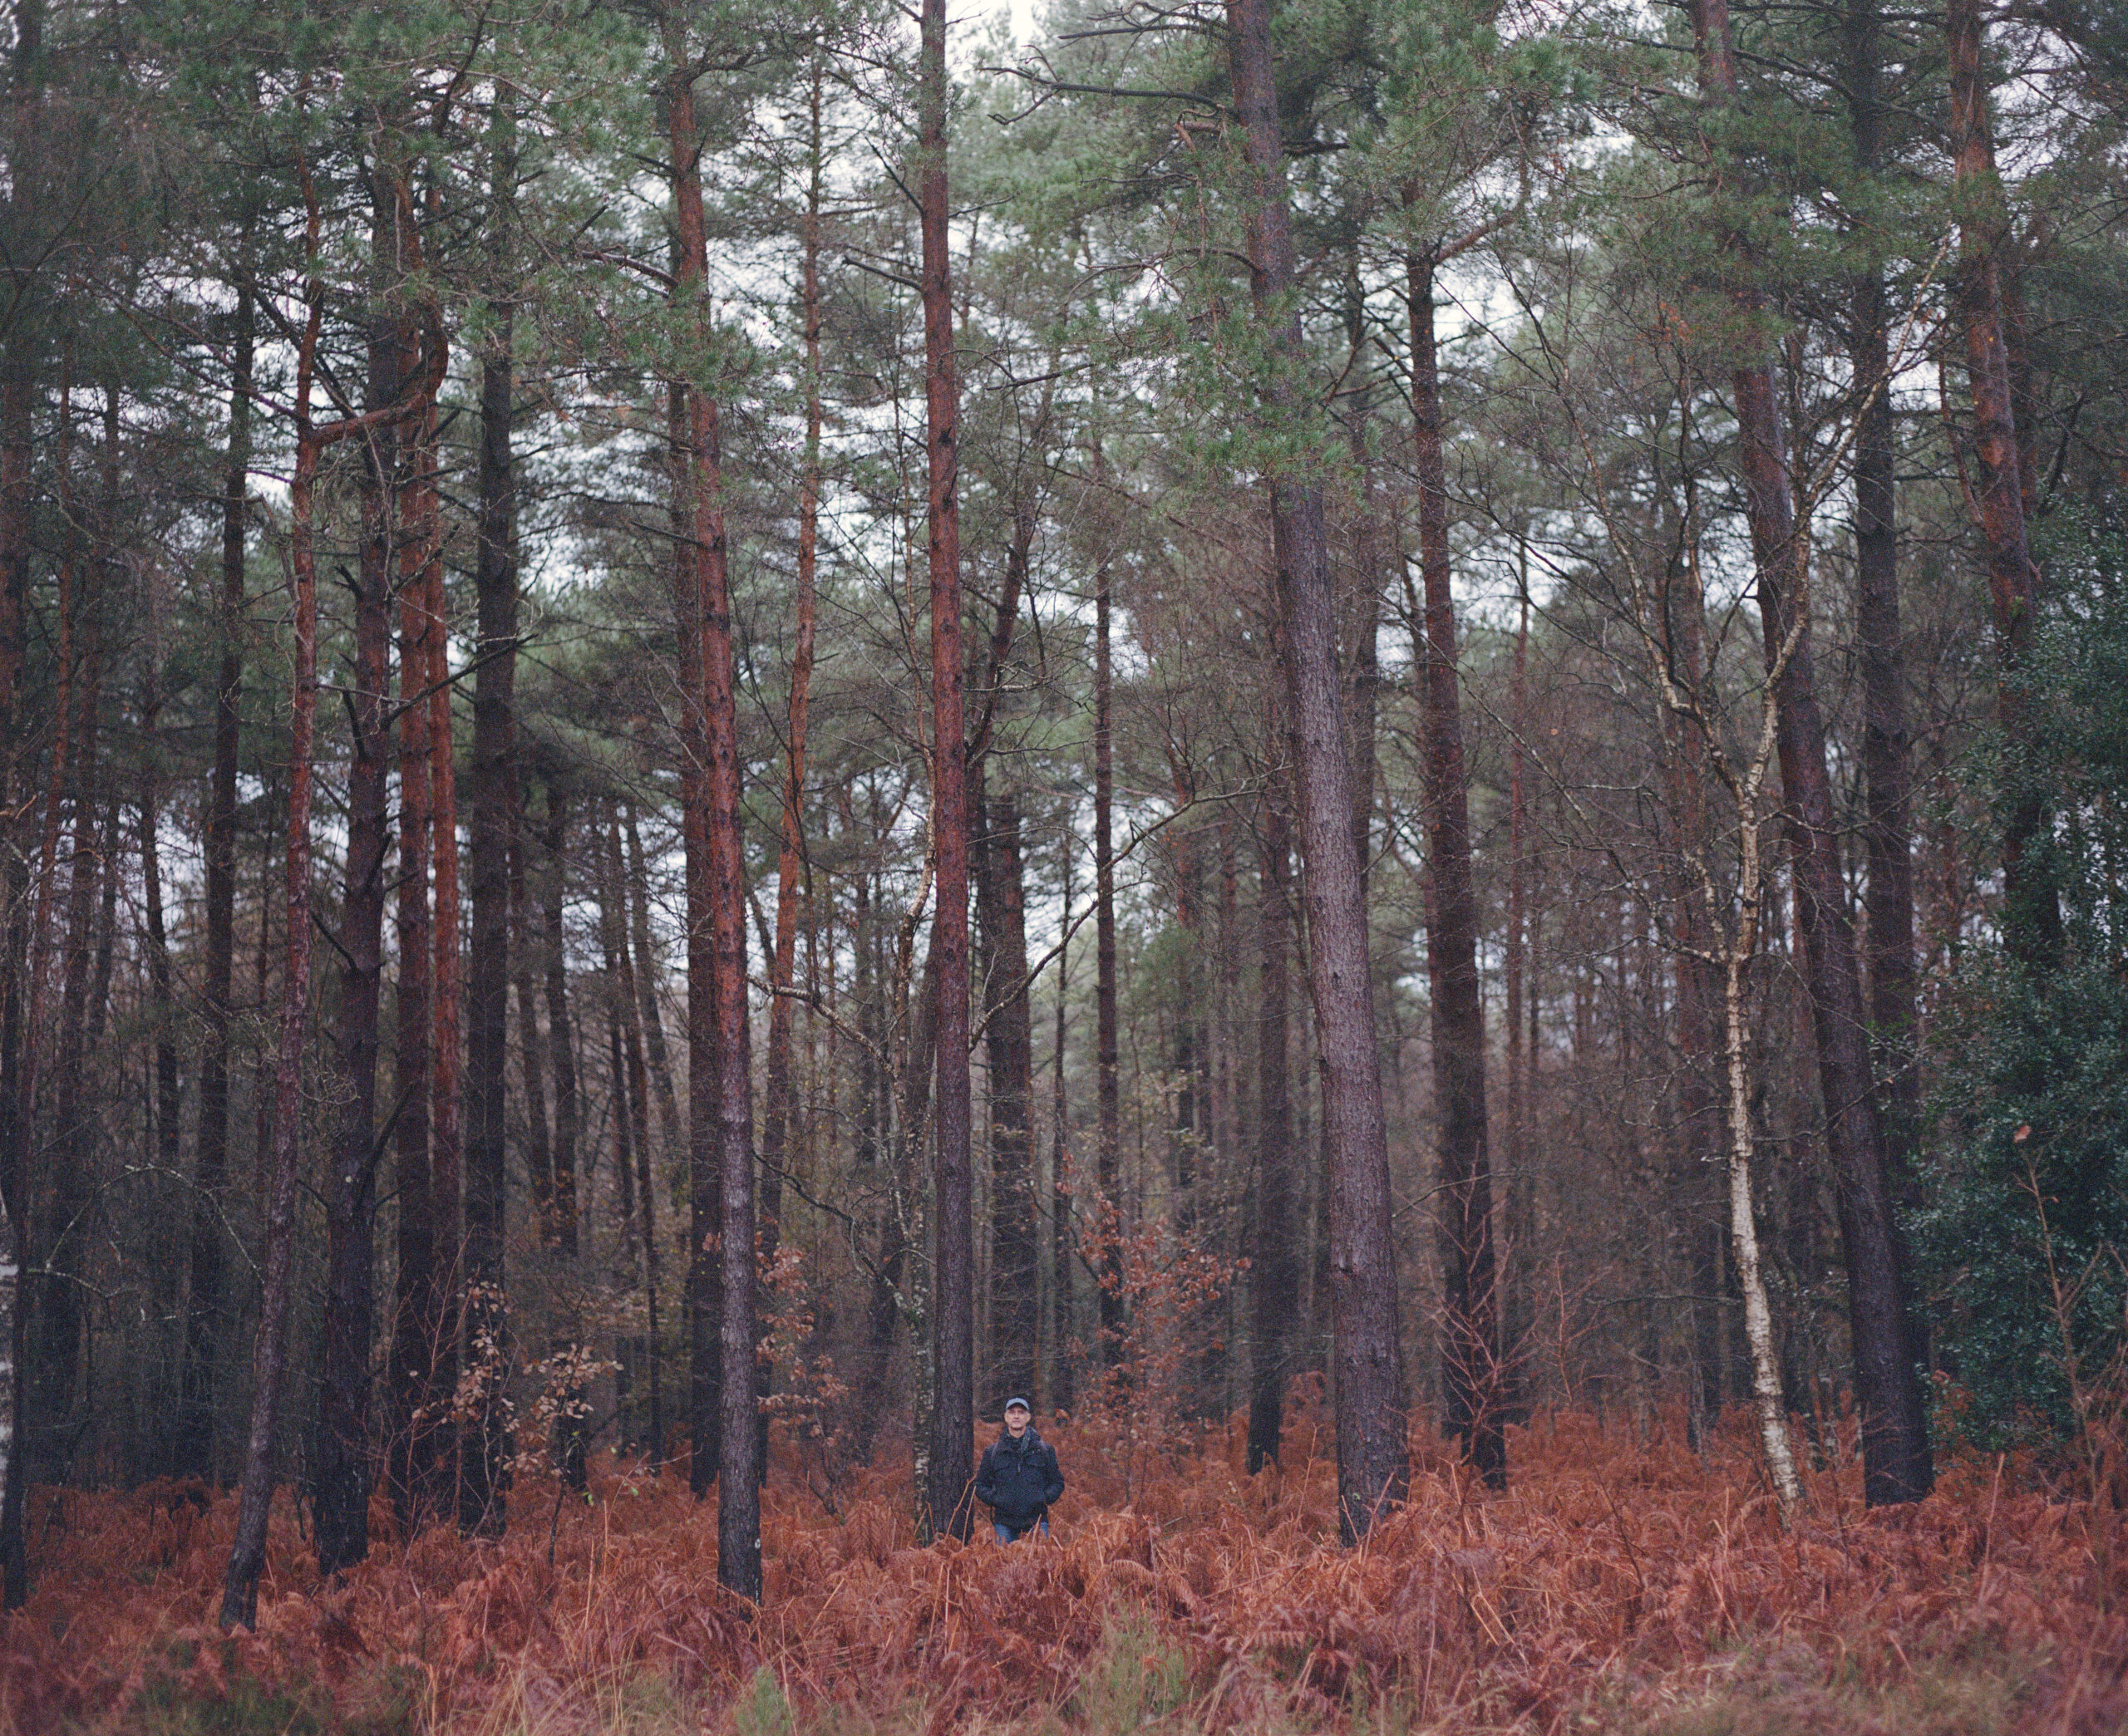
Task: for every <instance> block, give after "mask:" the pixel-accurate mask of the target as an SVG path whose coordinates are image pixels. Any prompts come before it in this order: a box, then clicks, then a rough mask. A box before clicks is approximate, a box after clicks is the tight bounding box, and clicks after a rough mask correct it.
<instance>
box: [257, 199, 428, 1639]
mask: <svg viewBox="0 0 2128 1736" xmlns="http://www.w3.org/2000/svg"><path fill="white" fill-rule="evenodd" d="M303 199H304V204H305V208H306V214H307V224H306V228H305V233H304V251H305V258H306V260H307V262H308V265H309V268H310V269H309V272H308V281H307V283H306V287H305V301H306V302H307V305H308V317H307V319H306V322H305V324H304V327H303V340H302V342H301V344H300V345H299V346H298V349H297V352H296V387H295V406H296V417H297V421H296V462H295V471H294V475H293V478H292V479H291V480H290V483H289V486H288V525H289V531H288V548H289V562H288V564H289V571H290V573H291V576H292V578H293V588H294V592H295V598H294V602H295V671H294V677H293V689H294V695H293V706H292V711H293V718H292V721H291V724H290V739H289V748H290V755H291V763H290V765H289V772H288V868H287V888H286V894H285V897H286V905H287V922H286V924H285V927H286V934H287V943H288V950H287V963H286V965H285V966H284V968H283V971H282V978H281V1014H280V1041H279V1049H278V1058H277V1060H276V1063H275V1066H274V1075H273V1095H274V1114H273V1153H272V1160H271V1163H270V1165H269V1168H268V1198H267V1207H266V1259H265V1271H264V1283H263V1286H262V1294H261V1296H260V1299H259V1335H258V1338H257V1340H256V1341H255V1343H254V1350H253V1355H252V1395H251V1425H250V1429H249V1436H248V1438H247V1442H246V1446H245V1452H244V1479H243V1485H242V1493H241V1495H240V1497H239V1502H238V1507H237V1524H236V1537H235V1539H234V1542H232V1544H231V1545H230V1548H229V1567H228V1570H227V1571H226V1572H225V1573H224V1576H223V1580H222V1625H224V1627H237V1626H244V1627H252V1626H255V1625H257V1622H258V1619H259V1572H260V1571H261V1570H262V1569H263V1568H264V1566H265V1562H266V1522H267V1520H268V1517H269V1516H270V1514H271V1512H272V1508H273V1481H274V1465H273V1458H274V1449H275V1434H276V1425H277V1423H278V1415H279V1410H280V1403H281V1384H282V1380H283V1376H284V1375H285V1374H286V1372H287V1367H288V1287H289V1277H290V1273H291V1271H292V1269H293V1265H294V1259H295V1211H296V1158H297V1148H298V1133H299V1131H300V1128H301V1124H302V1116H303V1026H304V1016H305V1013H306V1011H307V1010H308V1001H309V996H310V948H311V937H310V929H311V921H310V805H311V764H310V759H311V749H312V744H313V734H314V730H315V725H316V721H317V716H318V568H317V557H316V552H315V546H314V543H313V530H312V499H313V489H314V487H315V484H316V479H317V475H318V450H319V448H320V447H321V446H323V445H326V444H328V443H329V442H331V441H333V440H343V439H346V438H347V437H349V436H351V435H372V434H374V433H377V431H378V430H385V429H389V428H390V427H391V426H392V425H393V424H394V423H396V422H397V421H399V420H402V419H403V418H404V417H405V416H406V414H407V412H408V411H409V409H410V407H411V408H416V409H418V408H421V407H422V406H426V405H427V404H429V403H431V402H433V401H434V398H435V394H436V387H437V386H438V385H439V384H440V383H441V381H442V378H443V371H444V367H445V366H446V361H447V359H448V358H447V352H446V349H445V347H444V340H443V333H442V331H441V327H440V326H438V325H436V324H435V323H434V322H433V321H431V326H430V329H429V332H428V342H427V349H428V352H429V353H428V356H427V357H426V367H425V368H423V369H421V370H420V371H419V372H418V376H416V371H413V370H409V371H406V373H405V374H403V375H400V376H398V378H399V381H400V384H401V386H402V387H403V388H405V395H404V396H401V397H399V398H396V399H394V400H393V401H390V402H388V403H385V402H381V403H379V404H377V406H373V407H372V409H370V410H368V411H365V412H364V413H363V414H362V415H361V416H347V417H343V418H342V419H341V420H338V421H336V422H332V423H328V425H326V426H325V427H324V428H323V429H319V428H315V427H313V425H312V423H311V420H310V392H311V369H312V366H313V360H314V358H315V357H316V355H317V350H318V328H319V326H320V324H321V323H322V322H323V288H322V286H321V285H320V283H319V282H318V275H317V268H316V262H317V258H318V227H319V219H318V199H317V195H316V194H315V192H314V191H313V187H312V183H311V180H310V175H309V171H308V168H307V167H306V168H304V169H303ZM389 474H390V473H389V472H388V471H383V470H373V471H372V475H373V476H374V477H376V478H377V479H379V480H384V479H388V477H389ZM383 517H384V514H382V511H381V510H380V511H379V513H378V514H377V519H378V520H380V521H381V520H382V519H383ZM384 570H385V569H384V568H382V563H379V564H378V573H379V576H380V578H381V577H382V573H383V571H384ZM379 588H380V589H382V585H381V584H380V586H379ZM365 589H366V588H365ZM387 601H388V599H387ZM372 612H373V613H376V612H380V611H372ZM372 624H373V625H374V623H372ZM390 627H391V623H390V620H389V616H388V613H386V614H385V618H384V620H383V622H382V627H381V629H378V630H377V635H376V636H377V637H384V638H388V637H389V636H390ZM378 661H382V658H381V656H380V657H379V658H378ZM376 679H377V686H375V687H372V688H371V689H369V690H367V692H366V693H365V694H364V695H363V696H362V698H363V699H368V698H372V697H374V698H378V699H380V700H381V698H382V694H381V691H380V690H381V688H382V672H381V671H377V677H376ZM357 716H358V717H359V716H360V713H359V712H358V713H357ZM380 722H381V720H380ZM372 740H373V741H374V742H375V744H376V745H377V746H379V747H380V748H381V745H382V730H381V727H380V729H379V730H378V732H377V735H376V736H374V737H373V738H372ZM381 857H382V846H381V844H380V846H379V858H380V861H379V863H378V866H379V867H380V868H381V866H382V863H381ZM379 899H380V902H379V904H378V907H377V917H378V922H379V924H380V926H381V924H382V914H383V907H382V902H381V901H382V893H380V894H379ZM374 1059H375V1055H374V1050H373V1049H372V1062H373V1061H374ZM334 1185H335V1186H336V1187H337V1178H336V1181H335V1183H334ZM328 1306H331V1302H330V1299H329V1298H328ZM328 1402H330V1399H329V1397H328ZM320 1542H321V1549H320V1553H321V1556H322V1555H323V1536H322V1533H321V1538H320Z"/></svg>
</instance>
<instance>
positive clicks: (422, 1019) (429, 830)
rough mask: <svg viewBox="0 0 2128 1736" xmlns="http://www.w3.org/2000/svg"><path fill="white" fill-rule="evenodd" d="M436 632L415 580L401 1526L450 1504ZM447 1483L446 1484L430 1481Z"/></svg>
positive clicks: (405, 916)
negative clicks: (432, 714) (439, 1209)
mask: <svg viewBox="0 0 2128 1736" xmlns="http://www.w3.org/2000/svg"><path fill="white" fill-rule="evenodd" d="M441 631H442V623H441V622H438V621H436V620H435V619H434V618H433V617H431V614H430V613H429V609H428V598H426V596H425V595H424V594H423V593H422V588H421V585H420V584H419V583H417V582H416V583H402V584H401V588H400V592H399V883H398V885H397V887H396V888H394V892H395V919H394V934H395V939H396V942H397V947H398V954H399V959H398V964H399V970H398V976H397V982H396V984H395V990H394V996H395V1003H396V1004H395V1007H394V1017H393V1025H394V1027H395V1028H394V1033H393V1035H394V1050H393V1067H392V1090H393V1094H394V1096H395V1099H396V1101H395V1102H394V1104H393V1105H392V1108H393V1118H392V1151H393V1158H392V1161H393V1166H394V1176H393V1178H394V1182H395V1183H396V1191H397V1195H398V1202H397V1203H398V1235H397V1248H396V1252H397V1259H398V1266H397V1284H396V1290H395V1293H394V1295H393V1297H392V1310H393V1315H392V1363H391V1370H390V1374H389V1381H390V1391H391V1415H390V1418H389V1419H388V1422H387V1431H386V1442H387V1449H386V1456H385V1478H386V1482H387V1485H388V1486H389V1488H390V1489H391V1492H392V1511H393V1513H394V1515H395V1517H397V1521H398V1525H399V1533H400V1535H401V1537H412V1535H413V1534H414V1532H416V1530H417V1529H419V1528H420V1527H422V1526H424V1525H426V1524H427V1523H428V1522H430V1521H431V1520H432V1519H433V1518H434V1517H436V1514H437V1513H438V1512H451V1511H453V1509H452V1508H451V1507H450V1505H449V1502H450V1499H451V1491H450V1489H449V1488H448V1487H447V1484H448V1482H449V1480H450V1472H449V1469H448V1467H447V1465H446V1463H445V1458H446V1455H445V1454H444V1453H443V1452H442V1448H443V1447H444V1445H445V1444H446V1442H447V1440H448V1438H449V1436H450V1434H451V1427H450V1424H448V1423H447V1422H446V1420H445V1415H446V1412H447V1410H448V1408H449V1407H448V1405H447V1404H443V1403H441V1400H442V1399H443V1394H441V1392H440V1391H439V1389H438V1387H437V1382H436V1373H437V1366H438V1359H439V1353H440V1351H441V1348H442V1344H443V1339H444V1334H445V1330H446V1327H445V1324H444V1320H445V1314H446V1305H445V1301H444V1296H445V1286H446V1285H455V1284H456V1282H457V1281H458V1277H457V1274H456V1273H455V1272H454V1273H451V1274H449V1275H447V1276H446V1274H444V1273H443V1272H441V1271H440V1270H439V1261H440V1259H441V1250H439V1248H438V1247H437V1246H436V1199H435V1192H434V1176H433V1173H432V1170H431V1153H430V1147H429V1086H430V1080H431V1073H432V1069H431V1062H430V1057H431V1055H432V1053H433V1052H434V1049H435V1044H436V1027H435V1022H434V1012H435V1000H434V986H435V980H436V938H435V929H434V926H433V923H432V922H431V915H430V906H429V883H430V876H431V867H432V859H431V844H432V843H433V841H434V838H435V825H436V814H435V799H434V798H435V779H434V778H433V776H432V775H431V760H432V758H433V756H432V755H431V750H430V744H429V708H428V701H427V696H426V692H425V691H424V690H425V689H426V686H427V684H428V679H429V661H430V660H429V652H428V642H429V638H430V636H431V634H434V633H437V632H441ZM440 1484H441V1485H446V1486H440Z"/></svg>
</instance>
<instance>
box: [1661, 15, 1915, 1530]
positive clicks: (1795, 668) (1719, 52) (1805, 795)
mask: <svg viewBox="0 0 2128 1736" xmlns="http://www.w3.org/2000/svg"><path fill="white" fill-rule="evenodd" d="M1692 23H1693V32H1694V35H1695V37H1697V48H1698V52H1699V56H1700V78H1701V83H1702V88H1703V90H1704V91H1706V93H1707V101H1708V102H1709V104H1710V105H1711V106H1718V107H1727V106H1732V105H1733V104H1734V103H1735V101H1736V63H1735V59H1734V50H1733V47H1732V46H1731V40H1730V32H1729V12H1728V0H1692ZM1727 247H1728V249H1729V251H1730V253H1731V256H1732V258H1734V259H1735V261H1736V265H1737V267H1738V268H1739V269H1740V271H1741V272H1742V273H1744V280H1743V282H1742V283H1741V284H1740V287H1738V288H1736V289H1735V290H1733V291H1732V292H1731V294H1732V298H1733V299H1734V300H1735V302H1736V304H1737V307H1738V309H1739V311H1740V312H1741V313H1743V314H1744V315H1746V317H1747V319H1749V320H1751V322H1756V318H1757V317H1758V316H1759V314H1760V313H1761V311H1762V306H1763V298H1762V297H1761V295H1760V294H1759V293H1758V292H1757V291H1756V289H1755V288H1751V285H1750V283H1749V274H1750V273H1751V270H1752V268H1753V266H1754V264H1755V262H1754V261H1753V260H1752V259H1751V256H1750V253H1749V249H1748V248H1747V246H1746V243H1744V242H1743V241H1742V239H1741V237H1739V236H1736V235H1731V237H1729V238H1728V239H1727ZM1732 377H1733V385H1734V390H1735V393H1736V425H1737V434H1738V439H1739V442H1740V444H1741V448H1742V452H1741V467H1742V470H1743V479H1744V494H1745V503H1746V517H1747V519H1748V520H1749V524H1750V530H1751V558H1752V565H1753V568H1754V576H1755V578H1756V586H1757V591H1758V604H1759V615H1760V620H1761V627H1762V630H1763V635H1764V638H1765V643H1766V668H1767V671H1768V673H1769V675H1770V676H1772V677H1773V678H1774V691H1775V698H1776V707H1777V714H1778V715H1777V719H1776V723H1777V730H1778V737H1777V739H1778V749H1779V754H1780V760H1781V790H1782V795H1783V799H1784V804H1785V807H1786V831H1787V835H1788V843H1789V853H1790V858H1791V873H1792V875H1793V878H1794V883H1795V889H1796V893H1795V896H1796V931H1797V933H1798V937H1800V940H1801V942H1802V947H1801V951H1802V955H1803V956H1802V965H1803V976H1804V981H1805V987H1806V989H1807V991H1808V992H1809V996H1810V1015H1811V1025H1812V1028H1813V1030H1814V1033H1815V1039H1816V1047H1817V1054H1818V1079H1819V1085H1820V1091H1821V1092H1822V1094H1823V1096H1824V1099H1825V1143H1826V1145H1827V1146H1828V1148H1830V1152H1831V1154H1832V1159H1833V1166H1834V1169H1835V1174H1836V1177H1837V1180H1838V1187H1839V1202H1840V1237H1841V1242H1842V1244H1843V1252H1844V1253H1845V1260H1846V1266H1847V1283H1848V1319H1849V1329H1850V1335H1851V1337H1852V1340H1853V1343H1854V1348H1855V1392H1856V1397H1857V1399H1858V1400H1859V1401H1860V1408H1861V1411H1862V1449H1863V1467H1864V1498H1865V1499H1866V1500H1867V1501H1868V1502H1869V1504H1871V1505H1872V1506H1876V1505H1880V1504H1883V1503H1885V1502H1899V1501H1913V1500H1918V1499H1919V1497H1922V1496H1923V1495H1925V1494H1926V1493H1928V1492H1929V1487H1930V1485H1931V1483H1933V1480H1934V1478H1933V1469H1932V1467H1931V1464H1930V1459H1929V1435H1928V1419H1927V1416H1926V1414H1925V1413H1924V1409H1923V1406H1922V1400H1921V1386H1920V1379H1919V1372H1918V1370H1917V1369H1916V1366H1915V1360H1914V1337H1913V1332H1912V1329H1911V1327H1910V1325H1909V1320H1908V1314H1907V1303H1906V1291H1905V1278H1904V1272H1903V1271H1901V1270H1900V1266H1899V1241H1898V1236H1897V1232H1896V1227H1895V1226H1894V1222H1893V1219H1892V1203H1891V1189H1890V1185H1889V1174H1888V1166H1887V1163H1886V1161H1885V1153H1884V1138H1883V1133H1882V1129H1881V1127H1880V1125H1879V1120H1878V1116H1877V1107H1876V1099H1875V1094H1874V1090H1873V1089H1872V1081H1871V1079H1870V1075H1869V1049H1868V1040H1869V1036H1868V1025H1867V1023H1866V1021H1865V1017H1864V1012H1863V1007H1862V990H1861V981H1860V974H1859V971H1858V968H1857V963H1856V958H1855V932H1854V927H1853V925H1852V924H1851V922H1850V920H1849V917H1848V912H1847V907H1846V904H1845V886H1844V883H1843V881H1842V879H1841V875H1840V861H1839V837H1840V834H1839V831H1838V829H1837V827H1836V825H1835V819H1834V814H1833V804H1832V789H1831V784H1830V779H1829V778H1828V777H1827V775H1826V771H1825V725H1824V721H1823V719H1822V717H1821V716H1820V712H1819V710H1818V698H1817V678H1816V673H1815V667H1814V666H1813V663H1812V660H1811V657H1810V594H1809V583H1810V560H1809V549H1808V539H1806V538H1805V537H1804V536H1802V535H1801V534H1800V529H1799V527H1798V525H1797V524H1796V509H1795V500H1794V497H1793V495H1792V494H1791V492H1790V486H1789V477H1788V455H1787V450H1786V432H1785V430H1784V429H1783V427H1782V425H1781V406H1780V399H1779V396H1778V395H1777V391H1776V385H1775V381H1774V376H1773V368H1772V366H1771V363H1770V362H1766V361H1759V362H1756V363H1753V362H1749V361H1740V362H1739V363H1738V364H1737V366H1736V369H1735V371H1734V374H1733V376H1732Z"/></svg>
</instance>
